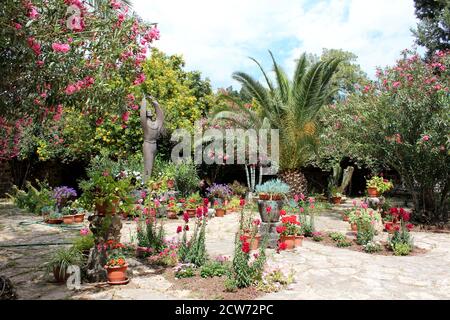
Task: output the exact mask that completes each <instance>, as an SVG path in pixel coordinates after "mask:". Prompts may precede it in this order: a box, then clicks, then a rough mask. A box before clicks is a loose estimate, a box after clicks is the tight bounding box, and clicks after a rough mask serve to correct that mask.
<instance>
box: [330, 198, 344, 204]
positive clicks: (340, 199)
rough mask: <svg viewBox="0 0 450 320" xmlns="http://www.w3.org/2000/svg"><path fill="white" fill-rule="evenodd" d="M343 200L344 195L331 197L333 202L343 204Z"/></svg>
mask: <svg viewBox="0 0 450 320" xmlns="http://www.w3.org/2000/svg"><path fill="white" fill-rule="evenodd" d="M341 201H342V197H332V198H331V202H333V204H341Z"/></svg>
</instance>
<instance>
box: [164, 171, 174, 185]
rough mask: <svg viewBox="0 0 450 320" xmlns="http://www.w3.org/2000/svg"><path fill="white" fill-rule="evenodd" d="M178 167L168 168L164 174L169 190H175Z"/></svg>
mask: <svg viewBox="0 0 450 320" xmlns="http://www.w3.org/2000/svg"><path fill="white" fill-rule="evenodd" d="M175 170H176V167H175V166H168V167H167V168H166V170H165V172H164V180H165V181H166V185H167V188H169V189H173V188H175V177H176V172H175Z"/></svg>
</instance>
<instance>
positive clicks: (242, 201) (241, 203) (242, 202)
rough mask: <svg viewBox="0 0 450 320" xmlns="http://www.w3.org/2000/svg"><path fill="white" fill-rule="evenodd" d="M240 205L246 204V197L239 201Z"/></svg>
mask: <svg viewBox="0 0 450 320" xmlns="http://www.w3.org/2000/svg"><path fill="white" fill-rule="evenodd" d="M239 205H240V206H241V207H243V206H245V199H241V200H240V201H239Z"/></svg>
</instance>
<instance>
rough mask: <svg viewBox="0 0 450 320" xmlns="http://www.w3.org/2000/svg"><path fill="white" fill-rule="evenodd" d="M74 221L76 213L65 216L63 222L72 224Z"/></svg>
mask: <svg viewBox="0 0 450 320" xmlns="http://www.w3.org/2000/svg"><path fill="white" fill-rule="evenodd" d="M74 222H75V216H74V215H68V216H63V223H64V224H72V223H74Z"/></svg>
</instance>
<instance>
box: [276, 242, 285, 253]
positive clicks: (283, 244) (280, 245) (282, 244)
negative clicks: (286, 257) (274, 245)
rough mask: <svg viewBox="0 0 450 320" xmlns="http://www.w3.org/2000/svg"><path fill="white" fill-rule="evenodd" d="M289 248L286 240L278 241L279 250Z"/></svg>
mask: <svg viewBox="0 0 450 320" xmlns="http://www.w3.org/2000/svg"><path fill="white" fill-rule="evenodd" d="M286 249H287V244H286V243H284V242H279V243H278V250H280V251H283V250H286Z"/></svg>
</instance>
